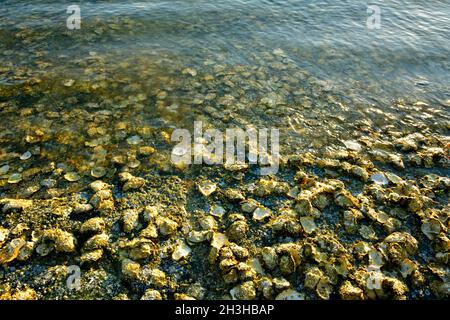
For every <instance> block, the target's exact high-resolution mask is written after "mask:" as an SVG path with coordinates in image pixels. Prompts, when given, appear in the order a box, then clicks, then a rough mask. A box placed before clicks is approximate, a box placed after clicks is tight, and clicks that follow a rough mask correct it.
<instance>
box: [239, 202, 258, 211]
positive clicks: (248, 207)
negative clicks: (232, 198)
mask: <svg viewBox="0 0 450 320" xmlns="http://www.w3.org/2000/svg"><path fill="white" fill-rule="evenodd" d="M258 206H259V203H258V201H256V200H253V199H248V200H245V201H242V202H241V210H242V211H243V212H245V213H252V212H253V211H255V209H256V208H257V207H258Z"/></svg>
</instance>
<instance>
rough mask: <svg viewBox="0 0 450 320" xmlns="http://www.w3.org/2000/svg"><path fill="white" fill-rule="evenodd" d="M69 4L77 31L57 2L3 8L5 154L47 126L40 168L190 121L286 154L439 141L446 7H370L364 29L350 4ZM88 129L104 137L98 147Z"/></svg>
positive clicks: (448, 65)
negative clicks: (405, 137)
mask: <svg viewBox="0 0 450 320" xmlns="http://www.w3.org/2000/svg"><path fill="white" fill-rule="evenodd" d="M78 4H79V5H80V9H81V29H80V30H69V29H68V28H67V26H66V20H67V18H68V17H69V15H70V14H69V13H67V12H66V10H67V6H68V3H67V2H65V1H42V0H41V1H32V2H30V1H21V0H14V1H10V0H6V1H2V2H1V10H0V40H1V41H0V91H1V92H0V101H1V102H4V103H7V104H10V103H13V105H12V106H10V108H9V109H3V111H2V114H3V117H2V119H0V124H1V126H2V127H4V128H7V129H8V130H5V131H4V132H3V133H2V138H3V140H2V141H3V142H2V143H3V144H2V146H3V147H4V148H5V150H7V151H8V152H25V151H27V150H28V149H29V146H28V145H27V143H26V142H25V141H26V136H27V135H29V134H30V131H32V130H34V129H36V128H41V129H42V126H43V127H45V129H46V130H47V131H46V132H48V133H49V134H51V135H53V136H52V137H50V138H47V140H49V142H48V145H50V146H51V148H49V149H50V150H47V152H48V154H51V155H52V156H48V158H49V159H53V160H58V159H60V158H61V157H62V156H63V155H66V154H67V153H68V152H69V154H71V155H73V157H74V158H75V159H77V160H76V161H75V160H74V161H75V162H76V163H78V160H79V158H84V159H85V160H84V161H86V162H88V163H89V166H91V164H90V163H91V162H92V161H91V158H90V157H91V156H87V154H90V152H91V150H90V149H89V147H88V148H87V147H86V141H87V140H90V139H93V138H98V136H110V137H112V138H111V139H110V140H108V143H111V144H112V145H111V146H110V149H111V150H117V146H121V145H124V144H125V145H126V143H125V140H126V138H127V137H128V136H130V135H133V134H141V135H142V131H143V130H144V131H145V129H142V128H145V127H146V126H149V127H151V128H152V130H159V129H164V128H172V129H173V128H180V127H181V128H185V127H191V126H192V124H193V120H203V121H206V122H208V123H209V124H210V126H213V127H217V128H219V129H223V128H225V127H229V126H230V125H237V126H241V127H242V126H245V125H255V126H257V127H258V126H259V127H260V126H264V127H276V128H280V129H281V130H282V135H283V136H282V139H281V140H282V146H281V148H282V150H285V152H286V153H291V152H292V151H295V152H298V151H300V150H303V149H319V148H321V147H323V146H335V145H337V144H339V145H341V146H342V144H341V143H340V141H342V140H343V139H350V138H352V137H354V138H355V137H358V136H361V134H362V133H363V132H364V130H366V129H364V128H367V127H369V128H370V130H372V131H378V132H383V133H384V134H385V135H389V134H390V132H392V131H400V132H404V134H407V133H412V132H420V131H423V130H425V131H428V132H437V133H441V134H442V133H444V134H447V133H448V123H449V121H450V113H449V111H448V110H449V109H448V108H449V105H450V77H449V76H448V74H449V71H450V59H449V56H450V41H449V40H450V32H449V31H450V3H449V2H446V1H436V0H431V1H425V0H417V1H400V0H396V1H389V2H379V3H378V2H374V3H371V4H372V5H378V6H379V7H380V9H381V27H380V28H379V29H373V30H371V29H369V28H368V27H367V18H368V16H369V15H370V13H368V12H367V3H366V2H361V1H355V0H344V1H331V0H326V1H303V0H297V1H293V0H283V1H281V0H280V1H267V0H265V1H262V0H261V1H258V0H248V1H234V0H233V1H231V0H226V1H220V0H219V1H209V0H208V1H207V0H186V1H139V2H137V1H79V2H78ZM187 68H189V69H187ZM189 70H194V73H195V74H194V75H191V74H190V71H189ZM417 101H423V102H425V103H423V104H417ZM92 104H97V106H98V108H100V109H98V108H92ZM24 108H32V109H33V111H32V112H31V114H30V113H26V112H25V113H26V114H29V116H25V117H24V115H23V113H22V114H21V113H20V110H23V109H24ZM79 110H83V111H79ZM99 110H102V112H103V113H101V112H100V113H101V114H100V116H98V114H97V113H96V112H98V111H99ZM105 110H106V112H112V115H113V116H112V117H110V115H105V112H104V111H105ZM18 111H19V112H18ZM49 112H57V114H56V115H54V114H53V118H52V117H51V116H52V114H50V117H49V114H48V113H49ZM83 112H84V113H83ZM46 113H47V114H46ZM102 117H104V118H102ZM99 118H102V119H103V120H102V121H103V122H102V121H100V120H99ZM105 118H107V119H106V120H105ZM120 121H125V122H127V123H128V127H129V128H128V129H127V130H125V131H126V132H125V133H123V132H122V133H121V132H119V133H118V131H120V130H117V127H118V126H119V127H120V125H119V122H120ZM11 124H13V125H12V126H11ZM87 124H89V125H99V124H100V126H102V129H101V130H99V134H98V136H96V135H95V134H94V135H93V134H92V132H91V133H89V132H87ZM426 128H428V129H426ZM44 131H45V130H44ZM67 131H69V132H70V134H69V138H68V137H67V136H66V135H67V134H66V133H67ZM139 132H141V133H139ZM366 132H367V130H366ZM75 133H76V134H77V135H78V136H77V137H76V138H74V137H72V136H71V135H73V134H75ZM61 136H62V137H61ZM58 139H59V140H62V141H63V143H62V146H61V143H60V141H58ZM147 141H148V140H147ZM100 144H101V143H100ZM154 144H155V143H154ZM115 148H116V149H115ZM86 150H88V151H86ZM112 156H113V155H111V154H110V153H108V156H107V157H102V158H101V159H105V158H106V159H110V157H112ZM94 158H95V156H94ZM8 159H9V158H8V157H5V158H4V160H5V161H6V160H8ZM41 161H43V160H42V159H41ZM89 161H91V162H89ZM105 161H107V160H105ZM102 165H104V166H108V164H107V163H106V164H104V163H103V164H102Z"/></svg>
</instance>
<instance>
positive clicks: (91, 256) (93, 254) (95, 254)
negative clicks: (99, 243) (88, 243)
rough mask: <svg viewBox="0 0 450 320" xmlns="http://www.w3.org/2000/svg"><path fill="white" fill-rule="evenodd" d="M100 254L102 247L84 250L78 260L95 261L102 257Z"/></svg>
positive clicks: (83, 261) (84, 261) (82, 261)
mask: <svg viewBox="0 0 450 320" xmlns="http://www.w3.org/2000/svg"><path fill="white" fill-rule="evenodd" d="M102 256H103V250H102V249H97V250H94V251H88V252H84V253H83V254H82V255H81V257H80V262H81V263H82V264H84V263H93V262H97V261H98V260H100V259H101V258H102Z"/></svg>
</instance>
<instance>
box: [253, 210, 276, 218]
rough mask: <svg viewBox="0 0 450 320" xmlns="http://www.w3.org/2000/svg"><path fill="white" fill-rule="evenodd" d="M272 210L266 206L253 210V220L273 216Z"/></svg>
mask: <svg viewBox="0 0 450 320" xmlns="http://www.w3.org/2000/svg"><path fill="white" fill-rule="evenodd" d="M271 213H272V211H271V210H269V209H267V208H265V207H258V208H256V210H255V211H253V220H255V221H261V220H264V219H266V218H269V217H270V216H271Z"/></svg>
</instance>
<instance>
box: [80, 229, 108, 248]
mask: <svg viewBox="0 0 450 320" xmlns="http://www.w3.org/2000/svg"><path fill="white" fill-rule="evenodd" d="M108 245H109V236H108V235H107V234H105V233H101V234H96V235H95V236H92V237H91V238H89V239H88V240H87V241H86V242H85V243H84V244H83V250H84V251H94V250H98V249H103V248H107V247H108Z"/></svg>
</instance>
